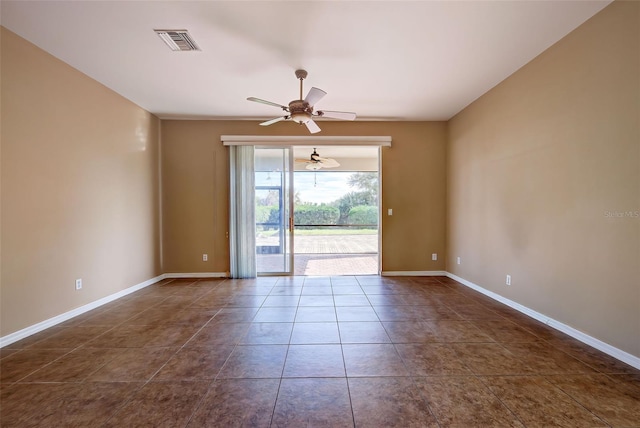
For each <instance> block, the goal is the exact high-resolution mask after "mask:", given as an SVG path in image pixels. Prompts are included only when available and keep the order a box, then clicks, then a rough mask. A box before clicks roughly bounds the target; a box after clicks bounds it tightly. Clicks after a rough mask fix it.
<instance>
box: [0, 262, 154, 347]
mask: <svg viewBox="0 0 640 428" xmlns="http://www.w3.org/2000/svg"><path fill="white" fill-rule="evenodd" d="M164 278H165V276H164V275H159V276H156V277H155V278H151V279H148V280H146V281H144V282H141V283H140V284H136V285H134V286H131V287H129V288H125V289H124V290H121V291H118V292H117V293H114V294H111V295H109V296H106V297H103V298H102V299H98V300H96V301H94V302H91V303H87V304H86V305H83V306H80V307H79V308H75V309H73V310H70V311H69V312H65V313H63V314H60V315H56V316H55V317H53V318H49V319H47V320H44V321H41V322H39V323H37V324H34V325H32V326H29V327H27V328H23V329H22V330H18V331H16V332H14V333H11V334H8V335H6V336H3V337H0V348H2V347H4V346H7V345H10V344H12V343H14V342H17V341H18V340H22V339H24V338H25V337H28V336H31V335H32V334H36V333H38V332H41V331H42V330H45V329H47V328H49V327H53V326H54V325H57V324H60V323H62V322H65V321H68V320H70V319H71V318H73V317H77V316H78V315H81V314H84V313H85V312H88V311H90V310H92V309H96V308H98V307H100V306H102V305H105V304H107V303H109V302H113V301H114V300H117V299H119V298H121V297H124V296H126V295H127V294H131V293H134V292H136V291H138V290H141V289H143V288H145V287H148V286H149V285H151V284H155V283H156V282H158V281H162V280H163V279H164Z"/></svg>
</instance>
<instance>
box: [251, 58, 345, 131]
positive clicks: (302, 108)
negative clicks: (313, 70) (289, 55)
mask: <svg viewBox="0 0 640 428" xmlns="http://www.w3.org/2000/svg"><path fill="white" fill-rule="evenodd" d="M295 74H296V78H297V79H298V80H300V99H298V100H293V101H291V102H290V103H289V105H288V106H284V105H282V104H278V103H274V102H271V101H266V100H263V99H260V98H255V97H249V98H247V100H248V101H253V102H256V103H261V104H266V105H270V106H274V107H279V108H281V109H282V110H283V111H285V112H286V113H288V114H286V115H284V116H280V117H276V118H274V119H270V120H267V121H265V122H262V123H261V124H260V125H262V126H269V125H272V124H274V123H276V122H280V121H283V120H292V121H294V122H296V123H298V124H300V125H306V126H307V129H308V130H309V132H310V133H312V134H315V133H317V132H320V127H319V126H318V124H317V123H315V122H314V121H313V118H314V117H328V118H332V119H340V120H355V118H356V114H355V113H352V112H345V111H329V110H318V111H316V112H314V111H313V107H314V106H315V105H316V103H317V102H318V101H320V100H321V99H322V98H323V97H324V96H325V95H327V93H326V92H325V91H323V90H322V89H318V88H315V87H314V88H311V89H310V90H309V93H308V94H307V96H306V97H305V98H304V99H303V98H302V93H303V92H302V85H303V81H304V79H306V77H307V75H308V73H307V71H306V70H296V73H295Z"/></svg>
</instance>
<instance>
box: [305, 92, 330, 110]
mask: <svg viewBox="0 0 640 428" xmlns="http://www.w3.org/2000/svg"><path fill="white" fill-rule="evenodd" d="M325 95H327V93H326V92H325V91H323V90H322V89H318V88H311V89H310V90H309V93H308V94H307V97H306V98H305V99H304V100H305V101H306V102H308V103H309V105H310V106H312V107H313V106H314V105H316V103H317V102H318V101H320V100H321V99H322V98H323V97H324V96H325Z"/></svg>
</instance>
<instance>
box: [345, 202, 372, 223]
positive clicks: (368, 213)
mask: <svg viewBox="0 0 640 428" xmlns="http://www.w3.org/2000/svg"><path fill="white" fill-rule="evenodd" d="M348 224H378V207H375V206H371V205H358V206H356V207H353V208H351V209H350V210H349V217H348Z"/></svg>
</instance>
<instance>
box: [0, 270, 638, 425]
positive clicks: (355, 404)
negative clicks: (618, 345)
mask: <svg viewBox="0 0 640 428" xmlns="http://www.w3.org/2000/svg"><path fill="white" fill-rule="evenodd" d="M1 351H2V352H1V354H0V357H1V358H2V359H1V360H0V366H1V367H0V370H1V371H0V382H1V383H0V394H1V396H0V400H1V401H0V413H1V420H0V425H2V426H7V427H9V426H48V427H53V426H55V427H58V426H91V427H93V426H110V427H123V426H127V427H129V426H186V425H188V426H195V427H201V426H220V427H231V426H265V427H266V426H274V427H276V426H277V427H280V426H292V427H306V426H330V427H341V426H354V425H356V426H362V427H387V426H399V427H411V426H416V427H432V426H433V427H438V426H440V427H445V426H456V427H472V426H476V427H490V426H500V427H506V426H516V427H522V426H528V427H551V426H564V427H601V426H602V427H606V426H616V427H617V426H620V427H633V426H635V427H638V426H640V371H638V370H635V369H634V368H632V367H630V366H627V365H625V364H623V363H621V362H619V361H617V360H615V359H613V358H611V357H609V356H607V355H605V354H602V353H600V352H598V351H596V350H594V349H592V348H589V347H587V346H586V345H583V344H581V343H579V342H577V341H576V340H574V339H572V338H570V337H567V336H565V335H563V334H561V333H558V332H556V331H554V330H552V329H550V328H548V327H546V326H545V325H543V324H540V323H538V322H536V321H535V320H532V319H530V318H527V317H526V316H524V315H521V314H520V313H518V312H516V311H513V310H511V309H510V308H508V307H505V306H503V305H501V304H499V303H496V302H494V301H492V300H490V299H488V298H486V297H484V296H482V295H480V294H478V293H476V292H474V291H472V290H470V289H467V288H465V287H464V286H462V285H460V284H458V283H456V282H455V281H452V280H450V279H448V278H443V277H431V278H387V277H377V276H362V277H331V278H328V277H326V278H319V277H291V278H272V277H271V278H265V277H263V278H258V279H254V280H198V281H195V280H171V281H170V280H167V281H164V282H162V283H159V284H156V285H153V286H150V287H147V288H145V289H143V290H141V291H139V292H137V293H134V294H131V295H129V296H126V297H125V298H122V299H120V300H118V301H116V302H112V303H110V304H108V305H105V306H102V307H100V308H98V309H96V310H94V311H91V312H88V313H86V314H83V315H81V316H79V317H77V318H74V319H73V320H70V321H68V322H66V323H64V324H61V325H58V326H55V327H52V328H50V329H48V330H46V331H43V332H41V333H38V334H36V335H34V336H31V337H29V338H27V339H25V340H23V341H21V342H18V343H15V344H12V345H9V346H7V347H5V348H3V349H2V350H1Z"/></svg>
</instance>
